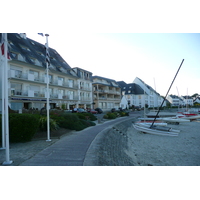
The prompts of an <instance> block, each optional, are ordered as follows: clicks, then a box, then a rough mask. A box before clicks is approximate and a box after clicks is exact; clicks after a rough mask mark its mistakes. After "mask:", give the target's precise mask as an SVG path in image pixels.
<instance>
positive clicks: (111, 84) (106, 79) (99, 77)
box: [92, 76, 120, 87]
mask: <svg viewBox="0 0 200 200" xmlns="http://www.w3.org/2000/svg"><path fill="white" fill-rule="evenodd" d="M95 78H96V79H101V80H105V81H107V83H108V84H106V83H105V84H104V83H101V84H102V85H109V86H112V87H120V86H119V85H118V84H117V82H116V81H115V80H113V79H109V78H105V77H101V76H92V80H93V81H94V79H95Z"/></svg>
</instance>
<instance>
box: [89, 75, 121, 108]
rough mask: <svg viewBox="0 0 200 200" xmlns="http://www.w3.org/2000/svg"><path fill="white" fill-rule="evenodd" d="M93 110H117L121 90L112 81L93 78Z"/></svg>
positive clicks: (98, 77)
mask: <svg viewBox="0 0 200 200" xmlns="http://www.w3.org/2000/svg"><path fill="white" fill-rule="evenodd" d="M92 79H93V83H92V86H93V93H94V96H93V100H94V108H101V109H102V110H104V111H106V110H111V109H112V108H116V109H118V108H119V107H120V102H121V88H120V87H119V85H118V84H117V82H116V81H115V80H113V79H108V78H105V77H100V76H93V77H92Z"/></svg>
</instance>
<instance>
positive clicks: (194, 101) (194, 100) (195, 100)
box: [193, 96, 200, 104]
mask: <svg viewBox="0 0 200 200" xmlns="http://www.w3.org/2000/svg"><path fill="white" fill-rule="evenodd" d="M193 103H199V104H200V96H198V97H196V98H195V99H193Z"/></svg>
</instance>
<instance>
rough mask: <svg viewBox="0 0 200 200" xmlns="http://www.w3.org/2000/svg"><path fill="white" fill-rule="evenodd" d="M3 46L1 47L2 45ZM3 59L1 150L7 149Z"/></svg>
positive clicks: (2, 36)
mask: <svg viewBox="0 0 200 200" xmlns="http://www.w3.org/2000/svg"><path fill="white" fill-rule="evenodd" d="M4 34H5V33H2V34H1V38H2V44H3V42H4V41H3V38H4ZM2 44H1V45H2ZM1 58H2V69H1V73H2V77H1V80H2V82H1V84H2V88H1V89H2V94H1V99H2V102H1V103H2V106H1V107H2V109H1V121H2V148H0V149H5V104H4V103H5V101H4V99H5V92H4V91H5V85H4V83H5V80H4V73H5V72H4V70H5V69H4V68H5V67H4V63H5V61H4V59H3V55H2V56H1Z"/></svg>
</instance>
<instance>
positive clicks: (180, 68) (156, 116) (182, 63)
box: [150, 59, 184, 128]
mask: <svg viewBox="0 0 200 200" xmlns="http://www.w3.org/2000/svg"><path fill="white" fill-rule="evenodd" d="M183 62H184V59H183V60H182V62H181V64H180V66H179V68H178V71H177V72H176V75H175V77H174V79H173V81H172V83H171V85H170V87H169V89H168V91H167V94H166V95H165V98H164V99H163V101H162V104H161V105H160V107H159V109H158V112H157V114H156V116H155V118H154V120H153V122H152V124H151V126H150V128H152V127H153V124H154V122H155V121H156V118H157V117H158V114H159V112H160V109H161V108H162V105H163V103H164V101H165V99H166V98H167V95H168V93H169V91H170V89H171V87H172V85H173V83H174V81H175V79H176V76H177V75H178V72H179V70H180V69H181V66H182V64H183Z"/></svg>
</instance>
